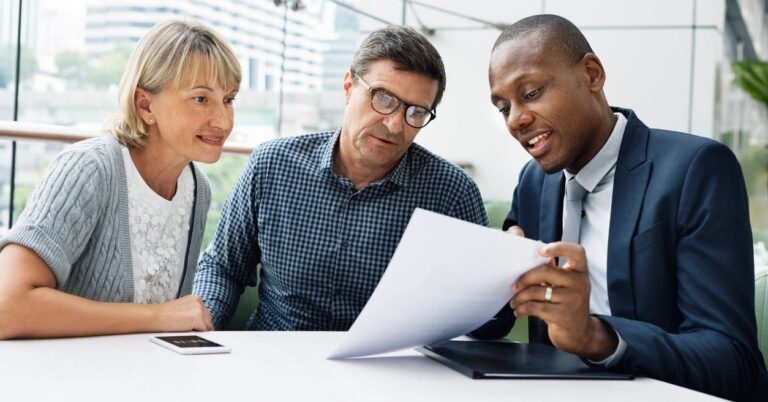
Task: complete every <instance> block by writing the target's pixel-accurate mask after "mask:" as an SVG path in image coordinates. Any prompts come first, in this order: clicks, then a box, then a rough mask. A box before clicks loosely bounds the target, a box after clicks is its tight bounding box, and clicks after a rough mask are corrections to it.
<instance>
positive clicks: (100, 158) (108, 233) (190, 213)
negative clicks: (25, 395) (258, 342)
mask: <svg viewBox="0 0 768 402" xmlns="http://www.w3.org/2000/svg"><path fill="white" fill-rule="evenodd" d="M240 77H241V74H240V67H239V64H238V62H237V60H236V58H235V56H234V54H233V53H232V50H231V49H230V48H229V46H228V45H227V44H226V43H224V41H223V40H222V39H221V38H220V37H219V36H218V35H217V34H216V33H215V32H213V31H212V30H211V29H210V28H208V27H206V26H204V25H201V24H199V23H194V22H181V21H170V22H165V23H161V24H159V25H157V26H155V27H154V28H153V29H152V30H151V31H150V32H149V33H147V35H146V36H145V37H144V38H142V40H141V41H140V42H139V44H138V45H137V46H136V49H135V50H134V51H133V54H132V55H131V58H130V60H129V62H128V66H127V68H126V71H125V73H124V74H123V77H122V79H121V80H120V87H119V103H120V110H121V113H120V117H119V118H118V119H116V121H115V122H114V124H113V125H112V126H111V127H109V128H108V129H107V130H106V131H108V133H109V134H110V135H107V136H103V137H99V138H94V139H90V140H87V141H83V142H80V143H77V144H73V145H71V146H69V147H67V148H66V149H65V150H64V151H62V153H61V154H59V155H58V156H57V157H56V159H55V160H54V161H53V162H52V164H51V166H50V168H49V169H48V171H47V172H46V174H45V176H44V177H43V179H42V181H41V183H40V184H39V185H38V187H37V188H36V189H35V191H34V192H33V193H32V194H31V195H30V198H29V201H28V203H27V207H26V209H25V210H24V212H23V213H22V214H21V216H20V218H19V222H18V223H17V225H16V226H14V227H13V229H12V230H10V231H9V232H8V233H7V234H6V235H5V236H4V237H3V238H2V239H0V338H3V339H7V338H32V337H35V338H37V337H62V336H86V335H99V334H118V333H130V332H165V331H191V330H195V331H205V330H211V329H213V326H212V324H211V318H210V314H209V312H208V310H207V309H206V308H205V307H204V306H203V304H202V303H201V301H200V299H199V298H198V297H196V296H192V295H189V293H190V292H191V289H192V279H193V277H194V274H195V268H196V265H197V259H198V254H199V252H200V246H201V241H202V235H203V232H204V226H205V217H206V213H207V210H208V206H209V204H210V188H209V185H208V182H207V180H206V178H205V176H204V175H203V173H202V172H201V171H200V170H198V168H197V167H196V166H195V164H194V163H192V161H199V162H206V163H212V162H215V161H216V160H218V159H219V157H220V156H221V152H222V146H223V144H224V141H225V140H226V138H227V136H229V134H230V132H231V131H232V125H233V116H234V114H233V110H232V101H233V100H234V97H235V94H236V93H237V91H238V88H239V86H240Z"/></svg>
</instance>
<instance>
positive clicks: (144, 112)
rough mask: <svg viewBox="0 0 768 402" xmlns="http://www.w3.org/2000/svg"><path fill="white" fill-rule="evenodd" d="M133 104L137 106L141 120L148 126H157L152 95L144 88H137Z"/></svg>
mask: <svg viewBox="0 0 768 402" xmlns="http://www.w3.org/2000/svg"><path fill="white" fill-rule="evenodd" d="M133 103H134V104H135V105H136V111H137V112H138V113H139V117H140V118H141V120H144V123H146V124H147V125H153V124H155V115H154V113H152V108H151V105H152V94H150V93H149V92H147V91H145V90H144V89H142V88H136V91H134V93H133Z"/></svg>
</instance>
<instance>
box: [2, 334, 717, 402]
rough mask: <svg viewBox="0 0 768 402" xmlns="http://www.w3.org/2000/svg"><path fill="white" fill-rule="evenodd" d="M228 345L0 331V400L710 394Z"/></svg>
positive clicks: (413, 360)
mask: <svg viewBox="0 0 768 402" xmlns="http://www.w3.org/2000/svg"><path fill="white" fill-rule="evenodd" d="M200 335H201V336H203V337H205V338H208V339H210V340H213V341H216V342H219V343H221V344H224V345H226V346H229V347H231V348H232V353H229V354H220V355H180V354H177V353H175V352H173V351H171V350H168V349H165V348H162V347H160V346H158V345H155V344H153V343H150V342H149V341H148V338H149V336H150V335H149V334H138V335H122V336H103V337H89V338H73V339H54V340H23V341H0V400H4V401H16V400H41V401H42V400H51V401H53V400H56V401H91V400H93V401H95V400H99V401H132V402H142V401H160V400H167V401H182V400H183V401H226V400H228V399H236V398H237V399H240V398H248V399H247V400H251V401H334V402H336V401H388V402H400V401H440V402H449V401H526V402H528V401H530V402H542V401H565V400H567V401H569V402H574V401H589V402H595V401H615V400H622V401H630V400H632V401H653V402H662V401H675V402H677V401H709V400H719V399H717V398H714V397H711V396H709V395H706V394H702V393H699V392H695V391H691V390H687V389H684V388H681V387H678V386H674V385H671V384H667V383H664V382H661V381H656V380H651V379H648V378H638V379H635V380H634V381H600V380H594V381H586V380H472V379H470V378H468V377H465V376H464V375H462V374H460V373H458V372H456V371H453V370H452V369H450V368H448V367H446V366H443V365H442V364H440V363H437V362H435V361H433V360H431V359H429V358H427V357H424V356H422V355H421V354H419V353H417V352H415V351H412V350H408V351H403V352H398V353H393V354H389V355H386V356H383V357H374V358H365V359H356V360H346V361H331V360H326V358H325V357H326V356H327V355H328V354H329V353H330V352H331V351H332V350H333V349H334V347H335V346H336V344H337V343H338V342H339V341H340V340H341V338H342V337H343V336H344V333H343V332H208V333H202V334H200Z"/></svg>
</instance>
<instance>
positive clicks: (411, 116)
mask: <svg viewBox="0 0 768 402" xmlns="http://www.w3.org/2000/svg"><path fill="white" fill-rule="evenodd" d="M355 79H356V80H357V82H359V83H360V85H362V86H363V88H365V90H366V91H368V92H370V93H371V107H372V108H373V110H375V111H377V112H378V113H381V114H383V115H390V114H392V113H395V111H397V109H398V108H400V105H405V122H406V123H407V124H408V125H409V126H411V127H413V128H422V127H424V126H426V125H427V124H429V122H430V121H432V120H434V119H435V117H437V115H435V112H433V111H431V110H429V109H427V108H425V107H422V106H416V105H411V104H409V103H405V102H404V101H403V100H402V99H400V98H398V97H397V96H395V95H394V94H392V93H390V92H388V91H387V90H385V89H381V88H371V86H370V85H368V83H367V82H365V81H363V78H362V77H360V76H359V75H357V74H355Z"/></svg>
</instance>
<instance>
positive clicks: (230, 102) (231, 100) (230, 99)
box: [224, 96, 235, 105]
mask: <svg viewBox="0 0 768 402" xmlns="http://www.w3.org/2000/svg"><path fill="white" fill-rule="evenodd" d="M234 102H235V97H234V96H232V97H229V98H226V99H224V103H225V104H227V105H231V104H232V103H234Z"/></svg>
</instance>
